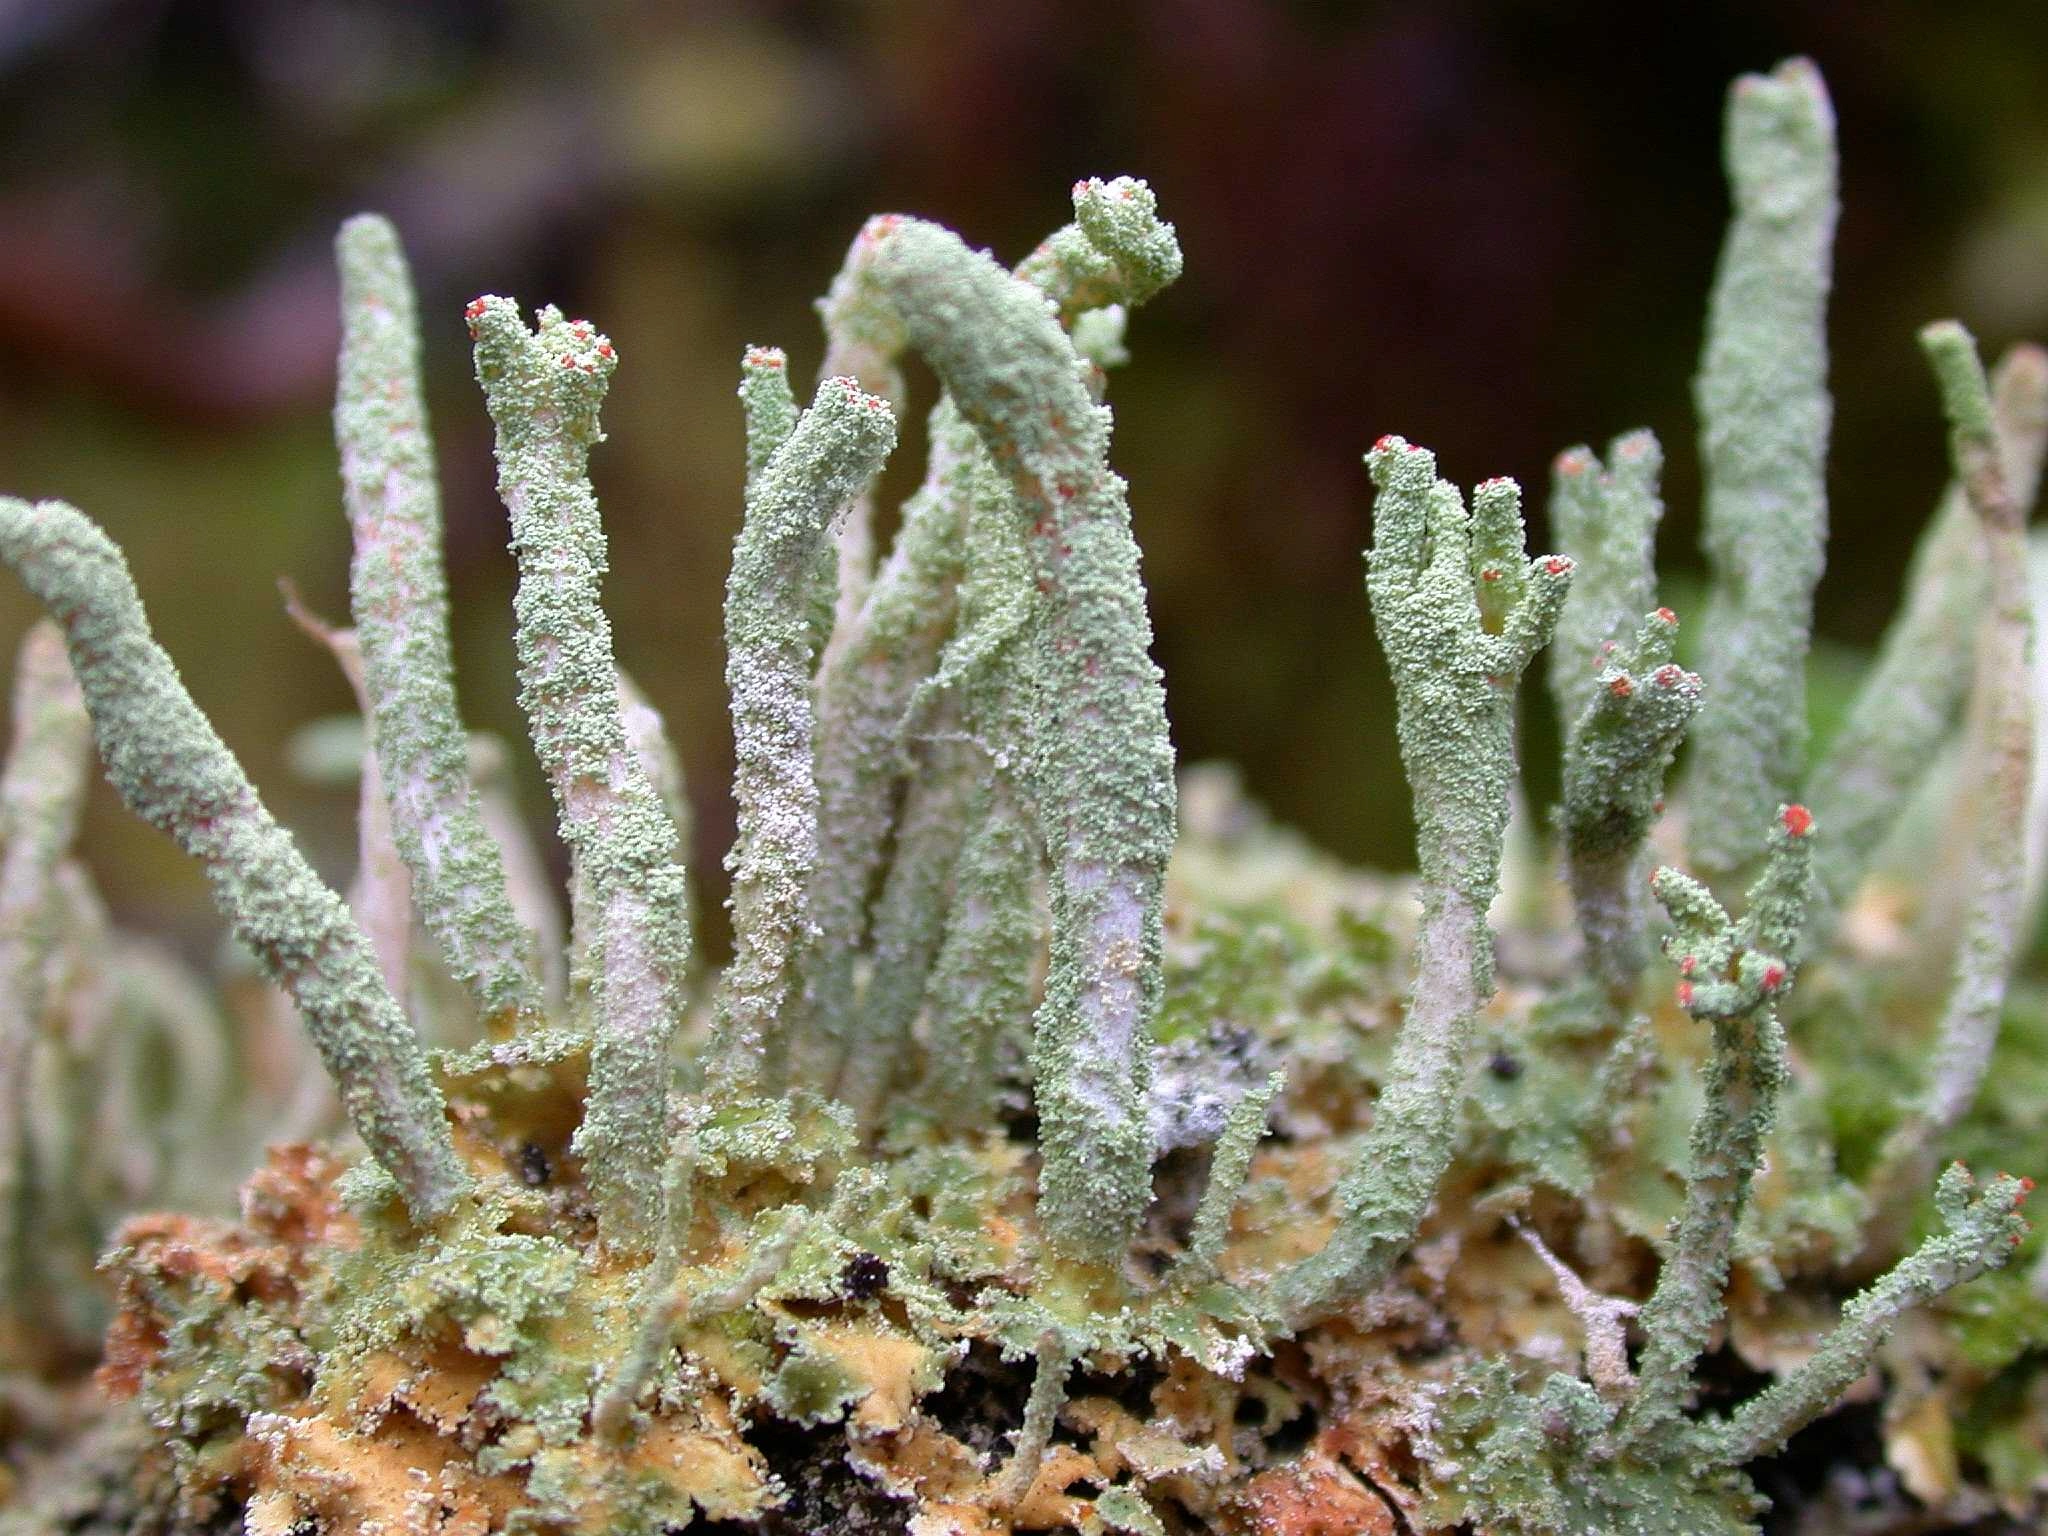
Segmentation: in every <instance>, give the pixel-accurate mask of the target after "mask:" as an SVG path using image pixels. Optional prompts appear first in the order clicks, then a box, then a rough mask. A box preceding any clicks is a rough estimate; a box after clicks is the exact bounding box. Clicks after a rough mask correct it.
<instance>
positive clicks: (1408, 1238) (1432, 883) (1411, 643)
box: [1274, 437, 1572, 1327]
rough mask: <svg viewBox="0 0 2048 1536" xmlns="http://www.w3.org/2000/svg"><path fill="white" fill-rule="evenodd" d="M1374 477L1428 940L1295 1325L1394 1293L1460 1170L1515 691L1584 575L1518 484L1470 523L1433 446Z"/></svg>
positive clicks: (1377, 602)
mask: <svg viewBox="0 0 2048 1536" xmlns="http://www.w3.org/2000/svg"><path fill="white" fill-rule="evenodd" d="M1366 464H1367V466H1368V468H1369V469H1370V470H1371V472H1372V479H1373V484H1374V486H1375V487H1376V488H1377V490H1378V493H1379V494H1378V497H1377V499H1376V500H1375V502H1374V504H1373V543H1372V548H1371V549H1370V550H1369V551H1368V552H1367V556H1366V561H1367V565H1366V590H1367V594H1368V595H1369V596H1370V598H1371V600H1372V614H1373V624H1374V627H1375V628H1376V629H1377V630H1378V632H1379V637H1380V645H1381V647H1382V648H1383V649H1384V650H1385V651H1386V654H1387V662H1388V665H1389V667H1390V668H1391V669H1392V671H1393V674H1394V697H1395V705H1396V710H1397V715H1396V720H1397V725H1398V728H1399V732H1400V741H1401V763H1402V766H1403V767H1404V768H1405V769H1406V771H1407V774H1408V783H1409V788H1410V790H1411V791H1412V792H1413V795H1414V800H1415V821H1416V833H1415V844H1416V852H1417V855H1418V857H1419V861H1420V863H1421V867H1422V882H1421V885H1422V891H1421V894H1422V925H1421V928H1420V930H1419V931H1418V933H1417V936H1416V942H1415V967H1414V970H1415V981H1414V987H1413V990H1412V992H1411V995H1410V997H1409V1002H1408V1010H1407V1014H1406V1016H1405V1017H1404V1018H1403V1020H1402V1023H1401V1032H1400V1035H1399V1037H1398V1038H1397V1039H1396V1041H1395V1043H1394V1060H1393V1065H1392V1069H1391V1071H1390V1073H1389V1075H1388V1078H1387V1085H1386V1087H1385V1089H1384V1090H1383V1091H1382V1092H1381V1094H1380V1097H1379V1101H1378V1103H1377V1104H1376V1105H1375V1106H1374V1111H1373V1123H1372V1129H1371V1130H1370V1131H1368V1132H1367V1133H1366V1137H1365V1141H1364V1144H1363V1146H1362V1147H1361V1148H1360V1150H1359V1152H1358V1153H1357V1156H1356V1160H1355V1162H1354V1163H1353V1167H1352V1171H1351V1173H1350V1174H1349V1175H1348V1176H1347V1177H1346V1178H1345V1180H1344V1182H1343V1184H1342V1185H1341V1186H1340V1187H1339V1189H1338V1193H1337V1201H1338V1206H1339V1208H1340V1211H1341V1217H1340V1219H1339V1222H1338V1226H1337V1230H1336V1232H1335V1233H1334V1234H1332V1236H1331V1238H1330V1240H1329V1242H1328V1244H1327V1245H1325V1247H1324V1248H1323V1250H1322V1252H1320V1253H1318V1254H1317V1255H1315V1256H1314V1257H1313V1258H1311V1259H1308V1260H1306V1261H1304V1262H1302V1263H1300V1264H1297V1265H1295V1266H1294V1267H1293V1268H1292V1269H1290V1270H1287V1271H1285V1272H1283V1273H1282V1274H1281V1275H1280V1277H1279V1278H1278V1280H1277V1281H1276V1282H1275V1285H1274V1302H1275V1305H1276V1308H1277V1310H1278V1311H1279V1313H1280V1315H1281V1316H1282V1317H1283V1318H1285V1319H1286V1320H1287V1321H1288V1322H1289V1324H1290V1325H1292V1326H1297V1327H1298V1326H1300V1325H1302V1324H1303V1323H1305V1322H1307V1321H1309V1320H1311V1319H1312V1318H1314V1317H1316V1316H1318V1315H1320V1314H1322V1313H1324V1312H1326V1311H1328V1310H1330V1309H1331V1308H1333V1307H1336V1306H1338V1305H1341V1304H1342V1303H1343V1302H1344V1301H1346V1300H1348V1299H1351V1298H1355V1297H1358V1296H1361V1295H1363V1294H1365V1293H1367V1292H1369V1291H1370V1290H1372V1289H1373V1288H1374V1287H1375V1286H1377V1285H1378V1284H1379V1283H1380V1282H1381V1281H1382V1280H1383V1279H1385V1277H1386V1276H1387V1274H1388V1273H1389V1272H1390V1271H1391V1270H1392V1268H1393V1266H1394V1263H1395V1261H1396V1260H1398V1259H1399V1258H1400V1256H1401V1255H1402V1254H1403V1253H1404V1252H1406V1251H1407V1249H1408V1247H1409V1245H1410V1244H1411V1243H1412V1242H1413V1240H1414V1237H1415V1233H1416V1231H1417V1229H1418V1228H1419V1227H1420V1225H1421V1223H1422V1218H1423V1216H1424V1214H1425V1213H1426V1212H1427V1210H1428V1209H1429V1202H1430V1200H1431V1198H1432V1196H1433V1195H1434V1194H1435V1192H1436V1186H1437V1183H1438V1181H1439V1180H1440V1179H1442V1177H1443V1174H1444V1170H1445V1169H1446V1168H1447V1167H1448V1166H1449V1165H1450V1160H1451V1154H1452V1152H1453V1150H1454V1148H1455V1145H1456V1140H1457V1131H1458V1105H1459V1102H1460V1099H1461V1098H1462V1095H1463V1089H1464V1081H1465V1066H1466V1060H1465V1058H1466V1056H1467V1054H1468V1050H1467V1048H1468V1046H1469V1044H1470V1040H1471V1035H1472V1021H1473V1016H1474V1015H1475V1014H1476V1013H1477V1012H1478V1011H1479V1007H1480V1005H1481V1004H1482V1003H1483V1002H1484V1001H1485V1000H1486V999H1487V997H1488V996H1490V995H1491V993H1492V991H1493V935H1492V932H1491V930H1490V929H1489V928H1488V927H1487V922H1486V914H1487V909H1488V907H1489V906H1491V905H1492V902H1493V897H1494V894H1495V892H1496V891H1497V890H1498V889H1499V884H1500V861H1501V850H1502V842H1503V839H1504V837H1505V835H1506V832H1507V822H1508V795H1509V789H1510V786H1511V784H1512V782H1513V779H1514V773H1515V751H1514V703H1515V686H1516V683H1517V682H1518V680H1519V679H1520V677H1521V674H1522V671H1523V669H1524V668H1526V667H1527V666H1528V664H1529V662H1530V660H1531V658H1533V657H1534V656H1535V654H1536V652H1537V651H1538V650H1539V649H1540V648H1541V647H1542V646H1543V644H1544V643H1545V642H1546V641H1547V640H1548V639H1549V638H1550V634H1551V630H1552V628H1553V626H1554V625H1555V624H1556V622H1557V615H1558V610H1559V609H1560V608H1561V607H1562V606H1563V604H1564V601H1565V597H1566V594H1567V592H1568V591H1569V589H1570V585H1571V577H1572V562H1571V561H1570V560H1568V559H1565V558H1563V557H1561V556H1557V555H1549V556H1539V557H1537V558H1535V559H1533V560H1531V559H1527V558H1526V557H1525V556H1524V553H1523V549H1524V535H1523V528H1522V514H1521V491H1520V489H1519V487H1517V486H1516V484H1515V482H1514V481H1512V480H1488V481H1486V482H1484V483H1483V484H1481V485H1480V486H1479V487H1478V488H1477V489H1476V490H1475V491H1474V492H1473V498H1472V511H1471V514H1470V515H1469V516H1468V515H1467V514H1466V511H1465V504H1464V498H1463V497H1462V496H1460V495H1459V494H1458V490H1457V488H1456V487H1455V486H1453V485H1450V484H1449V483H1447V482H1445V481H1442V480H1439V479H1438V478H1437V475H1436V457H1435V455H1433V454H1431V453H1429V452H1428V451H1427V450H1426V449H1422V448H1417V447H1413V446H1411V445H1410V444H1409V443H1407V442H1404V441H1403V440H1402V439H1400V438H1398V437H1383V438H1381V439H1380V440H1379V442H1378V443H1376V444H1375V445H1374V446H1373V450H1372V452H1371V453H1370V454H1368V455H1367V456H1366Z"/></svg>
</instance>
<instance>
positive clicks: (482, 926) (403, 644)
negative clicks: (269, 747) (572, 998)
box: [334, 214, 544, 1031]
mask: <svg viewBox="0 0 2048 1536" xmlns="http://www.w3.org/2000/svg"><path fill="white" fill-rule="evenodd" d="M335 249H336V253H337V256H338V257H339V260H340V265H341V319H342V341H341V363H340V381H339V386H338V388H337V390H336V393H335V402H334V436H335V442H336V444H337V446H338V447H339V448H340V450H341V483H342V493H343V500H344V502H345V503H346V505H347V509H348V518H349V526H350V528H351V529H352V530H353V532H354V536H355V555H354V559H353V561H352V562H351V564H350V567H349V594H350V606H351V608H352V609H353V611H354V615H355V627H356V637H357V641H358V643H359V644H360V646H361V647H362V672H363V683H364V687H365V690H366V691H367V693H368V697H369V724H370V728H371V733H372V737H373V739H374V741H375V743H376V757H377V768H378V770H379V772H380V773H381V775H382V777H383V781H384V791H385V795H386V797H387V799H388V800H389V802H390V807H391V833H392V837H393V840H394V841H395V842H396V843H397V845H398V851H399V855H400V857H402V858H403V859H404V860H405V865H406V868H407V869H408V870H409V871H410V872H411V874H412V880H413V887H414V890H415V893H416V905H417V908H418V911H419V914H420V917H421V920H422V921H423V922H424V923H425V924H426V926H427V930H428V932H429V933H431V934H432V935H433V936H434V939H435V941H436V942H437V943H438V944H439V945H440V949H441V954H442V957H443V958H444V959H445V960H446V961H447V963H448V969H449V971H450V973H451V974H452V975H453V976H454V977H455V979H456V980H457V981H458V982H460V983H461V984H462V985H463V987H464V988H465V989H467V990H468V992H469V993H470V995H471V996H472V997H473V998H474V999H475V1001H476V1006H477V1011H478V1012H479V1014H481V1015H482V1017H483V1020H484V1023H485V1025H486V1027H487V1028H489V1029H491V1030H493V1031H502V1030H504V1029H507V1028H510V1027H512V1026H514V1025H515V1024H516V1025H531V1024H534V1023H536V1022H538V1020H539V1019H540V1017H541V1014H542V1010H543V1006H544V1005H543V1000H542V997H541V990H540V983H539V980H538V978H537V975H536V972H535V968H534V960H535V957H534V955H533V954H532V946H531V941H530V939H529V937H528V935H527V933H526V930H525V929H524V928H523V927H521V925H520V922H519V918H518V916H517V914H515V913H514V911H513V909H512V902H511V898H510V896H509V895H508V894H507V891H506V885H505V869H504V865H503V863H502V862H501V861H500V859H499V857H498V849H497V845H496V844H495V843H493V842H492V840H491V836H490V833H489V832H488V831H486V830H485V828H484V823H483V816H482V813H481V812H480V810H479V809H478V805H477V797H476V790H475V788H474V787H473V786H472V785H471V783H470V778H469V743H468V738H467V737H466V736H465V734H464V732H463V729H462V719H461V715H460V712H459V711H458V709H457V707H456V700H455V662H454V653H453V650H452V648H451V646H450V643H449V639H448V582H447V577H446V575H445V574H444V572H443V570H442V566H441V498H440V491H439V488H438V482H437V479H436V475H435V470H434V444H433V439H432V438H431V436H429V434H428V430H427V416H426V402H425V400H424V399H423V398H422V395H421V391H420V376H419V350H420V343H419V323H418V320H417V318H416V316H415V313H414V301H413V292H412V280H411V276H410V274H409V273H408V272H407V270H406V265H405V256H404V253H403V252H402V251H401V249H400V248H399V243H398V235H397V232H396V231H395V230H393V229H392V227H391V225H390V224H389V223H388V222H386V221H385V220H384V219H381V218H378V217H376V216H374V215H369V214H365V215H361V216H359V217H357V218H353V219H350V220H349V221H348V222H347V223H346V224H344V225H342V227H341V235H340V237H339V239H338V240H337V241H336V243H335Z"/></svg>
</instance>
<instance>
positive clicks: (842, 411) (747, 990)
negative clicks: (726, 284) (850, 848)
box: [710, 349, 896, 1092]
mask: <svg viewBox="0 0 2048 1536" xmlns="http://www.w3.org/2000/svg"><path fill="white" fill-rule="evenodd" d="M757 353H758V349H757ZM753 355H756V354H750V356H753ZM748 404H749V405H750V406H751V405H752V404H753V400H752V399H751V398H750V399H749V400H748ZM755 436H756V433H755V429H753V428H751V427H750V429H749V440H750V441H753V440H754V439H755ZM895 445H896V417H895V413H894V412H893V411H891V410H890V408H889V404H888V402H887V401H886V400H883V399H882V398H881V397H880V396H878V395H870V394H867V393H865V392H864V391H863V390H862V389H861V388H860V386H859V385H858V384H856V383H855V382H854V381H853V380H851V379H846V378H835V379H827V380H826V381H825V382H824V383H822V384H820V385H819V386H818V392H817V395H816V396H815V398H814V399H813V400H812V402H811V407H810V409H809V410H807V411H805V412H804V413H803V415H802V416H801V417H800V418H799V419H798V421H797V423H796V426H795V428H794V429H793V430H792V431H791V432H790V433H789V434H788V436H787V437H786V438H785V439H784V440H783V442H782V443H781V445H780V446H779V447H777V448H776V449H775V450H774V452H773V453H772V454H770V455H769V457H768V459H767V461H766V462H765V463H764V464H763V465H762V467H761V468H760V470H759V472H758V473H756V475H755V476H754V478H753V480H752V481H751V482H750V484H749V486H748V489H747V507H746V517H745V521H744V522H743V523H742V525H741V528H740V535H739V538H738V540H737V541H736V542H735V544H734V546H733V557H732V574H731V576H730V578H729V579H728V580H727V582H726V589H725V647H726V659H725V679H726V687H727V690H728V692H729V693H730V694H731V698H732V723H733V758H734V767H733V798H734V800H735V801H736V802H737V803H738V807H739V828H738V835H737V837H736V838H735V839H734V842H733V848H732V852H731V853H730V854H729V855H728V856H727V859H726V865H727V868H728V869H730V870H731V872H732V896H731V902H732V917H733V958H732V963H731V965H730V966H729V967H728V968H727V970H726V972H725V977H724V985H723V987H722V989H721V992H720V995H719V1002H718V1011H719V1018H718V1027H717V1039H716V1043H715V1045H714V1052H713V1057H712V1060H711V1062H710V1075H711V1078H712V1080H713V1082H714V1083H716V1084H717V1085H719V1086H720V1087H722V1088H723V1089H725V1090H727V1091H742V1092H744V1091H748V1090H751V1089H753V1088H756V1087H759V1086H763V1085H764V1077H772V1076H774V1075H776V1074H777V1073H778V1072H779V1065H778V1063H779V1060H780V1058H781V1057H782V1056H783V1055H784V1054H785V1052H786V1047H787V1041H786V1039H785V1038H784V1035H783V1030H784V1025H785V1024H786V1022H787V1018H786V1014H785V1009H786V1007H787V1005H788V1003H789V1000H790V997H791V993H792V987H791V982H792V980H793V967H794V962H795V958H796V951H797V947H798V945H799V944H800V943H801V942H802V941H803V939H804V937H805V934H806V932H807V929H808V926H809V924H810V922H811V918H810V915H809V910H808V895H809V887H810V883H811V880H812V877H813V875H814V873H815V871H816V869H817V862H818V786H817V780H816V777H815V766H814V762H813V756H812V754H813V732H814V724H815V722H814V718H813V712H812V710H813V706H812V695H811V679H812V661H813V637H812V627H811V618H810V599H811V593H812V591H813V579H814V574H815V570H816V565H817V553H818V550H819V549H820V548H821V547H822V546H823V545H824V544H825V542H826V541H827V539H828V536H829V533H830V529H831V526H832V520H833V518H834V516H835V515H837V514H838V513H839V511H840V510H841V509H842V508H844V507H845V506H846V504H847V503H848V502H849V501H850V500H851V499H852V498H853V497H854V496H855V495H857V494H858V493H859V492H860V490H861V488H862V487H863V486H865V485H866V484H867V482H868V481H869V480H870V479H872V478H873V477H874V475H875V474H876V473H877V472H878V471H879V470H880V468H881V466H882V461H883V460H884V459H886V458H887V457H888V455H889V451H890V449H892V448H893V447H895Z"/></svg>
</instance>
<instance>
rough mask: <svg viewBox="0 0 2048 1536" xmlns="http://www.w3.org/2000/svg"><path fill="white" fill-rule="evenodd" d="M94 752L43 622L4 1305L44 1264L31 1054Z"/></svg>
mask: <svg viewBox="0 0 2048 1536" xmlns="http://www.w3.org/2000/svg"><path fill="white" fill-rule="evenodd" d="M91 759H92V722H91V721H90V720H89V719H88V718H87V716H86V712H85V700H84V698H83V697H82V696H81V695H80V693H79V691H78V680H77V679H76V678H74V677H73V676H72V675H71V666H70V663H69V662H67V661H66V660H65V658H64V636H63V634H62V632H61V631H59V630H58V628H57V626H56V625H54V624H52V623H50V622H49V621H48V620H43V621H42V622H40V623H38V624H36V625H35V626H34V627H33V628H32V629H30V630H29V632H28V636H27V638H26V639H24V640H23V641H22V645H21V657H20V660H19V661H18V662H17V663H16V666H15V674H14V737H13V744H12V745H11V746H10V747H9V749H8V753H7V766H6V770H5V772H4V773H0V1308H12V1307H14V1306H16V1305H18V1304H20V1303H21V1302H22V1301H23V1300H24V1298H25V1296H26V1293H27V1292H28V1291H29V1289H30V1280H29V1277H30V1276H31V1275H32V1274H33V1273H34V1272H35V1261H34V1258H33V1254H34V1251H35V1250H34V1246H33V1244H34V1239H35V1233H34V1231H33V1229H32V1226H31V1223H32V1221H33V1218H34V1215H35V1212H34V1210H33V1206H34V1204H35V1201H34V1198H33V1194H32V1190H31V1187H30V1186H31V1180H30V1176H29V1175H30V1169H29V1166H28V1164H29V1159H28V1155H27V1154H28V1146H27V1137H28V1124H27V1122H28V1106H29V1093H30V1082H29V1061H30V1059H31V1057H32V1056H33V1055H34V1053H35V1041H36V1032H37V1030H38V1029H39V1028H40V1027H41V1024H42V1017H43V1008H44V999H45V995H46V990H47V989H46V987H45V974H44V967H45V963H46V961H47V959H48V956H49V952H50V947H51V945H52V944H53V943H54V942H55V940H56V939H57V937H58V932H57V930H58V923H57V921H56V917H55V913H56V890H55V884H56V879H57V868H58V865H59V864H60V863H61V862H62V861H63V859H64V857H65V855H66V854H67V853H68V852H69V851H70V848H71V842H72V839H73V838H74V837H75V836H76V835H77V832H78V813H79V810H80V807H81V806H82V804H83V803H84V799H85V776H86V766H87V764H88V763H89V762H90V761H91ZM24 1321H26V1319H24Z"/></svg>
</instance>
